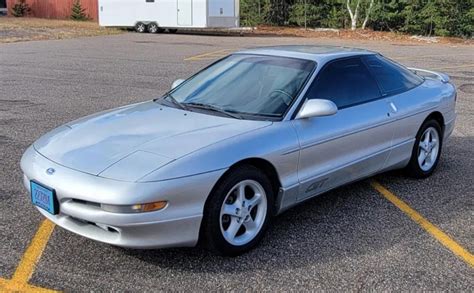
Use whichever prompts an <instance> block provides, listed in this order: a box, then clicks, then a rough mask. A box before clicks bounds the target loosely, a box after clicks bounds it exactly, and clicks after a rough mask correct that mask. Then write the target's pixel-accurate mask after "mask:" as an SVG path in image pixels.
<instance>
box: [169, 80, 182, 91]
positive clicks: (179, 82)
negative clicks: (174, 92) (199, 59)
mask: <svg viewBox="0 0 474 293" xmlns="http://www.w3.org/2000/svg"><path fill="white" fill-rule="evenodd" d="M183 82H184V79H177V80H175V81H173V83H172V84H171V89H174V88H175V87H177V86H178V85H180V84H182V83H183Z"/></svg>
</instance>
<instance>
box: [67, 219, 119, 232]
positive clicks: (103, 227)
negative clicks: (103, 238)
mask: <svg viewBox="0 0 474 293" xmlns="http://www.w3.org/2000/svg"><path fill="white" fill-rule="evenodd" d="M69 218H71V219H72V220H74V221H77V222H80V223H83V224H88V225H93V226H96V227H97V228H100V229H102V230H104V231H106V232H110V233H120V232H119V230H118V229H117V228H115V227H112V226H108V225H104V224H99V223H94V222H91V221H86V220H83V219H79V218H76V217H71V216H70V217H69Z"/></svg>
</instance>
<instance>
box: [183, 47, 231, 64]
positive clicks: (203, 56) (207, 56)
mask: <svg viewBox="0 0 474 293" xmlns="http://www.w3.org/2000/svg"><path fill="white" fill-rule="evenodd" d="M230 51H232V50H231V49H222V50H218V51H213V52H208V53H204V54H199V55H195V56H191V57H188V58H185V59H184V61H196V60H205V59H214V58H217V57H224V56H225V55H227V53H228V52H230Z"/></svg>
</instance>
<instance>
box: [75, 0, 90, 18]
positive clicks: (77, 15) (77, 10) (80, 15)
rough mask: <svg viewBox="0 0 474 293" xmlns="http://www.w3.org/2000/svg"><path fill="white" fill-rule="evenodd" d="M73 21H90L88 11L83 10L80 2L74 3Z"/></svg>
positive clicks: (77, 0)
mask: <svg viewBox="0 0 474 293" xmlns="http://www.w3.org/2000/svg"><path fill="white" fill-rule="evenodd" d="M71 19H72V20H80V21H84V20H89V17H88V16H87V14H86V9H85V8H82V5H81V1H80V0H76V1H74V3H73V5H72V10H71Z"/></svg>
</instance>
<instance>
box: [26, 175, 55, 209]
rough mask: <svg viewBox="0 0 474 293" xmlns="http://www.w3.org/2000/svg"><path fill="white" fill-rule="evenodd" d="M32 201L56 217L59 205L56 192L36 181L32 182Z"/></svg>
mask: <svg viewBox="0 0 474 293" xmlns="http://www.w3.org/2000/svg"><path fill="white" fill-rule="evenodd" d="M30 187H31V201H32V202H33V204H34V205H35V206H38V207H40V208H42V209H44V210H46V211H48V212H49V213H51V214H53V215H55V214H57V213H58V209H59V204H58V200H57V199H56V195H55V194H54V190H53V189H50V188H48V187H45V186H43V185H41V184H39V183H37V182H35V181H30Z"/></svg>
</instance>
